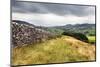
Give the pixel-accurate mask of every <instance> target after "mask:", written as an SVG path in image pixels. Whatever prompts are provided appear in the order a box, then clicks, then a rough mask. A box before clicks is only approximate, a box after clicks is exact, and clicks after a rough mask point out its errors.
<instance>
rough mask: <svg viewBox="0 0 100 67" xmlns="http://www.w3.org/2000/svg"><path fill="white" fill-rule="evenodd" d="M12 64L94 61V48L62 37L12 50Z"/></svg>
mask: <svg viewBox="0 0 100 67" xmlns="http://www.w3.org/2000/svg"><path fill="white" fill-rule="evenodd" d="M12 50H13V52H12V64H13V65H21V64H22V65H23V64H24V65H26V64H45V63H62V62H75V61H91V60H95V46H94V45H90V44H88V43H84V42H82V41H79V40H76V39H74V38H72V37H69V36H63V37H61V38H56V39H52V40H48V41H46V42H44V43H40V44H35V45H34V44H33V45H28V46H24V47H17V48H14V49H12Z"/></svg>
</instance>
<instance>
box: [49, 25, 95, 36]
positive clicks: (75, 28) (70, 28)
mask: <svg viewBox="0 0 100 67" xmlns="http://www.w3.org/2000/svg"><path fill="white" fill-rule="evenodd" d="M48 30H49V31H51V32H54V33H59V34H61V33H62V32H64V31H67V32H77V33H83V34H85V35H95V24H75V25H71V24H68V25H65V26H54V27H48Z"/></svg>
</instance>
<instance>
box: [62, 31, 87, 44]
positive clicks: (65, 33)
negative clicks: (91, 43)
mask: <svg viewBox="0 0 100 67" xmlns="http://www.w3.org/2000/svg"><path fill="white" fill-rule="evenodd" d="M62 35H68V36H72V37H74V38H76V39H79V40H81V41H84V42H88V38H87V37H86V36H85V35H84V34H82V33H73V32H63V33H62Z"/></svg>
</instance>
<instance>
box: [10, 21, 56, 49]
mask: <svg viewBox="0 0 100 67" xmlns="http://www.w3.org/2000/svg"><path fill="white" fill-rule="evenodd" d="M11 28H12V46H13V47H16V46H25V45H30V44H36V43H39V42H42V41H45V40H47V39H49V38H52V37H53V36H54V35H53V34H51V33H50V32H47V31H44V30H42V29H39V28H37V27H36V26H34V25H32V24H29V23H26V22H24V21H18V20H13V21H12V24H11Z"/></svg>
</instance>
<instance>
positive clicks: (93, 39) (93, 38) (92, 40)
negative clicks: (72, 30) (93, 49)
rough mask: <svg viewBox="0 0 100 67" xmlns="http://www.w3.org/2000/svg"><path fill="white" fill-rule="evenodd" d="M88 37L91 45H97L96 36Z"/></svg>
mask: <svg viewBox="0 0 100 67" xmlns="http://www.w3.org/2000/svg"><path fill="white" fill-rule="evenodd" d="M87 37H88V39H89V43H92V44H94V43H95V41H96V40H95V39H96V38H95V36H87Z"/></svg>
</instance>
